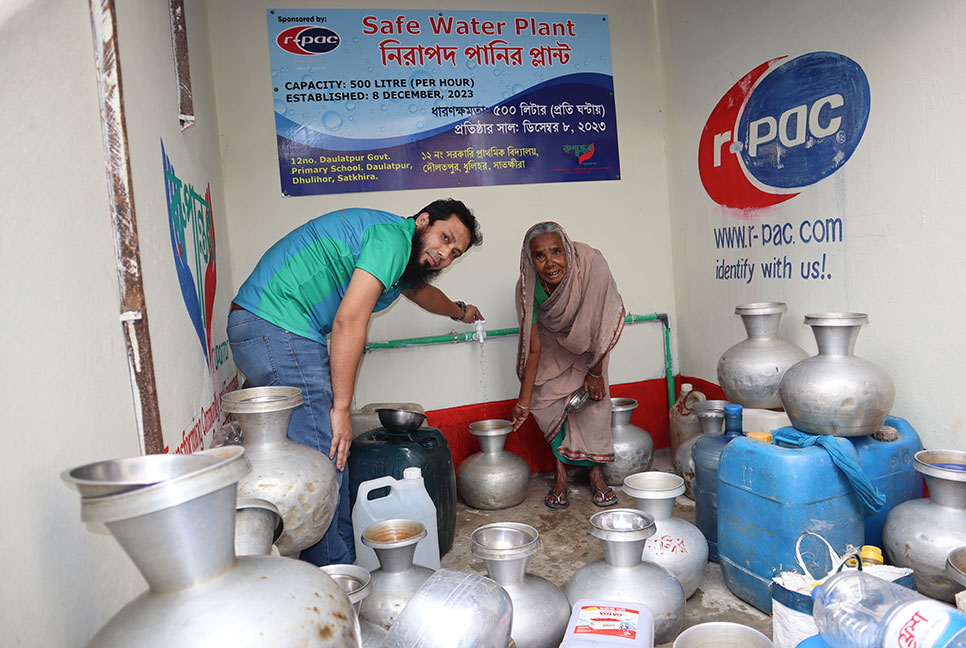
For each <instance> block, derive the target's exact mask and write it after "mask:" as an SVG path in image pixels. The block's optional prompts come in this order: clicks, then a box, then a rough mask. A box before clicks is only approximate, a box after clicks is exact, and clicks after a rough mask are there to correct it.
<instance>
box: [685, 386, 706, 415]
mask: <svg viewBox="0 0 966 648" xmlns="http://www.w3.org/2000/svg"><path fill="white" fill-rule="evenodd" d="M692 396H694V398H691V397H692ZM706 399H707V396H705V395H704V394H702V393H701V392H699V391H698V390H696V389H693V390H691V391H690V392H688V395H687V396H685V397H684V400H683V401H681V405H680V407H678V411H679V412H681V414H683V415H684V416H689V415H690V414H691V406H692V405H694V404H695V403H700V402H701V401H703V400H706Z"/></svg>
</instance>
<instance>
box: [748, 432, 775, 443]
mask: <svg viewBox="0 0 966 648" xmlns="http://www.w3.org/2000/svg"><path fill="white" fill-rule="evenodd" d="M745 436H746V437H748V438H749V439H755V440H756V441H761V442H762V443H771V440H772V436H771V432H761V431H758V430H756V431H754V432H746V433H745Z"/></svg>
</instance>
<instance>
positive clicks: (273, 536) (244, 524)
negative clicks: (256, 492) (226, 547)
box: [235, 497, 283, 556]
mask: <svg viewBox="0 0 966 648" xmlns="http://www.w3.org/2000/svg"><path fill="white" fill-rule="evenodd" d="M282 526H283V525H282V514H281V513H279V512H278V508H276V506H275V505H274V504H272V503H271V502H269V501H268V500H263V499H256V498H254V497H244V498H242V499H240V500H238V503H237V504H236V505H235V555H236V556H269V555H271V553H272V545H273V544H275V541H276V540H278V539H279V537H281V535H282Z"/></svg>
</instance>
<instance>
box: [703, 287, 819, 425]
mask: <svg viewBox="0 0 966 648" xmlns="http://www.w3.org/2000/svg"><path fill="white" fill-rule="evenodd" d="M786 310H788V307H787V306H785V304H784V303H782V302H757V303H753V304H741V305H739V306H735V315H739V316H740V317H741V321H742V323H743V324H744V325H745V331H746V332H747V333H748V338H747V339H745V340H742V341H741V342H739V343H738V344H736V345H734V346H733V347H731V348H730V349H728V350H727V351H725V352H724V353H722V354H721V358H720V359H719V360H718V384H719V385H721V389H723V390H724V393H725V396H727V397H728V401H729V402H731V403H738V404H739V405H741V406H743V407H757V408H762V409H776V408H779V407H781V406H782V401H781V398H779V397H778V387H779V385H780V384H781V380H782V376H783V375H785V371H786V370H787V369H788V368H789V367H791V366H792V365H794V364H795V363H797V362H801V361H802V360H804V359H805V358H807V357H808V354H807V353H806V352H805V350H804V349H802V348H801V347H799V346H798V345H795V344H792V343H791V342H786V341H785V340H783V339H781V338H780V337H778V325H779V323H780V322H781V319H782V313H784V312H785V311H786Z"/></svg>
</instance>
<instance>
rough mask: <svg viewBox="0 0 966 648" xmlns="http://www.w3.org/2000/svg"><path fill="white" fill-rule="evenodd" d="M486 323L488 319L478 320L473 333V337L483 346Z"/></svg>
mask: <svg viewBox="0 0 966 648" xmlns="http://www.w3.org/2000/svg"><path fill="white" fill-rule="evenodd" d="M485 324H486V320H476V331H475V332H474V333H473V339H474V340H476V341H477V342H479V343H480V346H483V340H485V339H486V331H485V330H484V329H483V326H484V325H485Z"/></svg>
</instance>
